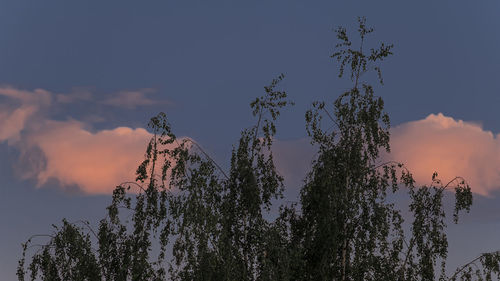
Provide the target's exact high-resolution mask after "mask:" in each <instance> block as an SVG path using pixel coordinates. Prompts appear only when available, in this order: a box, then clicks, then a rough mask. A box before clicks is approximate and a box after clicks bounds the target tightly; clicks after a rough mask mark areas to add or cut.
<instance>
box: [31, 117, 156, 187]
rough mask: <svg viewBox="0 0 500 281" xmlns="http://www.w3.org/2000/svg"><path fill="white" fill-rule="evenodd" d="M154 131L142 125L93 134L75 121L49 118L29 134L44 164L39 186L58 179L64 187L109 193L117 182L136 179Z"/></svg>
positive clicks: (39, 172) (38, 178)
mask: <svg viewBox="0 0 500 281" xmlns="http://www.w3.org/2000/svg"><path fill="white" fill-rule="evenodd" d="M150 138H151V134H150V133H149V132H147V131H146V130H144V129H142V128H137V129H131V128H127V127H118V128H115V129H113V130H103V131H98V132H96V133H92V132H90V131H88V130H86V129H85V128H84V126H83V124H82V123H80V122H76V121H66V122H57V121H46V124H45V125H44V126H43V127H42V128H41V129H40V130H38V131H37V132H34V133H32V134H31V135H30V138H29V146H36V147H38V148H39V149H40V150H41V152H42V153H43V156H44V158H45V159H44V161H45V165H44V166H45V167H44V168H43V169H41V170H40V171H38V173H37V174H36V179H37V181H38V186H41V185H43V184H45V183H46V182H47V181H48V180H49V179H51V178H52V179H57V180H58V181H59V183H60V185H61V186H63V187H64V186H71V185H77V186H78V187H79V188H80V189H81V190H82V191H83V192H85V193H89V194H109V193H111V192H112V191H113V189H114V188H115V186H116V185H117V184H120V183H121V182H124V181H134V180H135V170H136V168H137V166H138V165H139V164H140V162H141V161H142V159H143V157H144V152H145V147H146V145H147V143H148V141H149V140H150Z"/></svg>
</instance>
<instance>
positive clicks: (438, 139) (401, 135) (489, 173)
mask: <svg viewBox="0 0 500 281" xmlns="http://www.w3.org/2000/svg"><path fill="white" fill-rule="evenodd" d="M386 157H389V158H391V159H393V160H396V161H400V162H403V163H405V164H406V165H407V167H408V168H409V169H410V171H411V172H412V173H413V175H414V178H415V180H416V181H417V183H419V184H429V183H430V182H431V178H432V173H433V172H434V171H436V172H438V175H439V178H440V179H441V180H442V181H443V182H446V181H449V180H451V179H453V178H454V177H455V176H462V177H464V178H465V179H466V180H467V182H468V183H469V184H470V186H471V189H472V191H473V192H475V193H477V194H481V195H485V196H488V195H490V194H491V193H492V192H493V191H494V190H498V189H500V136H499V135H494V134H493V133H492V132H490V131H486V130H483V128H482V127H481V126H480V125H479V124H475V123H472V122H464V121H462V120H455V119H453V118H451V117H446V116H444V115H443V114H441V113H439V114H437V115H435V114H431V115H429V116H427V118H425V119H423V120H418V121H413V122H408V123H404V124H401V125H399V126H397V127H395V128H393V129H392V130H391V153H390V156H386Z"/></svg>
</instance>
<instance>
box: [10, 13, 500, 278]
mask: <svg viewBox="0 0 500 281" xmlns="http://www.w3.org/2000/svg"><path fill="white" fill-rule="evenodd" d="M358 24H359V25H358V26H359V28H358V34H359V38H360V43H359V46H358V47H354V46H353V45H354V43H353V42H352V41H351V39H350V36H349V35H348V32H347V30H346V29H345V28H342V27H340V28H338V29H337V30H336V34H337V38H338V40H339V43H338V44H337V45H336V46H335V52H334V53H333V54H332V56H331V57H332V58H333V59H334V60H335V61H337V62H338V63H339V77H340V78H342V77H344V75H345V74H347V76H348V77H349V78H350V80H351V81H352V87H351V89H349V90H347V91H345V92H344V93H341V94H340V96H339V97H338V98H337V99H335V100H334V101H333V103H331V104H330V103H327V102H315V103H313V105H312V109H311V110H309V111H307V112H306V115H305V118H306V123H307V126H306V129H307V132H308V134H309V136H310V137H311V141H312V143H314V144H315V145H316V146H317V147H318V153H317V157H316V159H315V160H314V161H313V163H312V165H311V170H310V172H309V173H308V176H307V178H306V180H305V183H304V186H303V187H302V188H301V192H300V202H298V203H295V204H291V205H286V204H285V205H282V206H280V208H279V215H278V217H277V218H276V219H270V218H269V217H270V216H269V215H266V214H268V213H269V212H270V209H271V207H272V202H273V199H278V201H279V199H283V190H284V188H285V186H284V184H283V180H284V179H283V178H282V177H281V176H280V175H279V173H278V172H277V171H276V167H275V165H274V160H273V153H272V143H273V140H274V135H275V134H276V120H277V118H278V117H279V115H280V110H281V109H282V108H284V107H287V106H289V105H291V104H293V103H292V102H290V101H288V100H287V94H286V92H284V91H280V90H277V87H278V84H279V82H280V81H281V80H282V79H283V78H284V76H283V75H280V76H278V77H277V78H276V79H274V80H272V82H271V83H270V85H269V86H267V87H265V88H264V90H265V95H264V96H262V97H259V98H257V99H255V100H254V101H253V102H252V103H251V104H250V106H251V108H252V110H253V116H254V117H255V118H256V122H255V125H253V126H251V127H250V128H247V129H244V130H243V131H242V132H241V136H240V138H239V142H238V143H237V144H236V145H235V146H234V148H233V151H232V157H231V162H230V169H229V172H227V173H226V172H225V171H224V170H223V169H221V168H220V166H219V165H218V164H217V163H215V162H214V161H213V160H212V158H210V156H209V155H208V154H207V153H205V152H204V151H203V149H202V148H201V146H199V145H198V144H197V143H196V142H194V141H193V140H190V139H177V138H176V136H175V135H174V134H173V133H172V130H171V127H170V125H169V123H168V122H167V118H166V115H165V114H164V113H160V114H159V115H158V116H156V117H154V118H152V119H151V122H150V123H149V127H150V129H151V130H152V131H153V138H152V139H151V141H150V142H149V144H148V146H147V149H146V154H145V160H144V161H143V162H142V163H141V164H140V165H139V167H138V169H137V182H133V183H123V184H121V185H119V186H117V187H116V189H115V190H114V192H113V197H112V202H111V204H110V205H109V207H108V208H107V211H108V214H107V216H106V218H105V219H103V220H101V221H100V223H99V229H98V230H97V231H94V230H92V228H90V226H89V224H88V223H86V222H76V223H70V222H68V221H66V220H64V221H63V223H62V226H60V227H57V226H54V233H53V234H52V235H48V242H47V243H46V244H43V245H36V244H33V242H32V239H33V238H35V237H36V236H33V237H32V238H30V239H29V240H28V241H27V242H26V243H25V244H23V252H22V254H23V255H22V258H21V259H20V261H19V267H18V271H17V275H18V278H19V280H25V278H26V277H28V278H29V279H31V280H36V279H42V280H167V279H170V280H342V281H344V280H433V279H436V278H439V279H440V280H476V279H477V280H491V278H492V276H493V275H496V276H497V277H499V274H500V270H499V265H500V263H499V261H500V255H499V253H496V252H495V253H488V254H483V255H481V256H479V257H478V258H476V259H474V260H472V261H471V262H470V263H467V264H465V265H464V266H462V267H460V268H458V269H457V270H456V272H455V273H454V275H452V276H450V277H448V276H446V272H445V268H446V259H447V253H448V242H447V237H446V232H445V230H446V223H445V218H446V213H445V211H444V207H443V196H444V194H445V191H446V190H452V191H454V192H455V199H456V200H455V207H454V212H453V219H454V222H455V223H457V222H458V215H459V213H460V212H461V211H469V209H470V206H471V204H472V193H471V190H470V188H469V186H468V185H467V183H466V182H465V180H464V179H462V178H460V177H457V178H455V179H453V180H452V181H450V182H448V183H442V182H441V181H440V180H439V179H438V177H437V173H435V174H434V175H432V180H433V181H432V184H431V185H430V186H417V185H416V183H415V181H414V180H413V178H412V175H411V173H410V171H408V169H406V167H405V166H404V165H403V164H402V163H398V162H385V163H380V153H381V152H382V151H387V152H388V151H389V150H390V146H389V140H390V135H389V125H390V123H389V117H388V115H387V114H386V113H385V112H384V102H383V100H382V98H380V97H376V96H375V89H374V87H373V86H372V85H370V84H369V83H368V82H366V81H363V80H362V79H363V78H364V77H366V76H364V75H365V74H366V75H369V73H370V72H371V71H374V72H375V74H376V76H377V77H378V80H379V82H380V83H381V84H382V83H383V80H382V72H381V66H380V63H381V62H382V61H383V60H384V59H386V58H388V57H389V56H390V55H391V54H392V48H393V46H392V45H387V44H383V43H382V44H381V45H380V46H378V47H377V48H367V47H366V46H367V45H368V44H367V43H368V42H367V37H368V36H369V35H370V34H372V33H373V31H374V30H373V28H369V27H368V26H367V25H366V22H365V19H364V18H359V19H358ZM367 49H368V50H369V51H368V52H367V51H366V50H367ZM325 121H326V123H327V125H325ZM325 128H327V129H325ZM131 189H133V190H136V192H130V190H131ZM402 192H406V193H408V195H409V198H410V199H411V203H410V205H409V210H410V211H411V213H413V220H411V221H410V222H409V225H410V231H409V233H408V232H405V229H404V223H405V222H404V218H403V215H402V211H401V210H400V209H398V208H397V206H396V205H395V204H394V202H392V201H391V200H389V198H390V197H391V196H397V195H398V194H400V193H402ZM31 249H36V252H35V253H32V254H30V253H31V251H30V250H31ZM28 252H29V253H28ZM27 259H28V261H29V263H28V264H26V260H27Z"/></svg>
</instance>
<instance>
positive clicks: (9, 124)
mask: <svg viewBox="0 0 500 281" xmlns="http://www.w3.org/2000/svg"><path fill="white" fill-rule="evenodd" d="M0 97H4V98H5V100H6V105H3V106H2V107H0V142H3V141H8V142H9V143H13V142H16V141H18V140H19V139H20V134H21V131H22V130H24V128H25V126H26V122H27V120H28V119H29V118H31V117H33V116H34V115H35V114H36V113H37V112H38V111H39V110H40V108H42V107H47V106H49V105H50V103H51V94H50V93H49V92H47V91H45V90H42V89H36V90H34V91H26V90H19V89H15V88H12V87H0ZM0 101H1V100H0Z"/></svg>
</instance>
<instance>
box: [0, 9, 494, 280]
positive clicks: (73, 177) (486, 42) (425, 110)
mask: <svg viewBox="0 0 500 281" xmlns="http://www.w3.org/2000/svg"><path fill="white" fill-rule="evenodd" d="M499 10H500V3H499V2H498V1H488V0H485V1H459V0H454V1H428V0H425V1H369V0H367V1H333V0H332V1H298V0H286V1H285V0H282V1H281V0H268V1H256V0H254V1H219V0H212V1H154V0H153V1H141V2H138V1H126V0H120V1H90V0H89V1H63V0H60V1H55V0H45V1H18V0H0V160H1V161H0V177H1V179H2V180H1V181H0V210H1V212H0V238H1V239H0V279H1V280H15V270H16V265H17V260H18V258H19V257H20V254H21V243H22V242H24V241H25V240H26V239H28V238H29V237H30V236H31V235H33V234H46V233H50V232H51V230H52V229H51V225H52V224H58V223H59V222H60V221H61V219H62V218H68V220H69V221H77V220H80V219H86V220H89V221H90V222H91V224H93V225H97V224H98V222H99V220H100V219H101V218H103V217H104V216H105V207H106V206H107V204H108V203H109V202H110V193H111V191H112V190H113V187H114V186H115V185H117V184H119V183H121V182H124V181H129V180H133V179H134V170H135V168H136V166H137V165H138V164H139V163H140V161H141V159H142V157H143V155H144V151H145V148H146V145H147V141H148V140H149V138H150V136H151V132H149V131H148V130H147V127H146V124H147V122H148V120H149V118H151V117H152V116H155V115H156V114H157V113H158V112H160V111H163V112H165V113H166V114H167V117H168V119H169V120H170V123H171V124H172V127H173V130H174V132H175V133H176V134H177V135H178V136H181V137H189V138H192V139H194V140H196V141H197V142H198V143H199V144H200V145H201V146H203V148H204V149H205V150H206V151H207V152H208V153H209V154H210V155H211V156H212V157H213V158H214V159H215V160H216V161H217V162H218V163H221V165H222V166H223V167H225V168H227V163H228V160H229V159H230V153H231V148H232V146H233V145H234V144H235V143H236V141H237V139H238V136H239V132H240V130H241V129H242V128H245V127H248V126H251V125H252V124H253V122H255V121H254V120H253V118H252V116H251V110H250V107H249V106H248V104H249V102H250V101H251V100H252V99H253V98H255V97H257V96H261V95H263V94H264V89H263V86H265V85H267V84H269V82H270V81H271V80H272V79H273V78H275V77H277V76H278V75H279V74H280V73H284V74H285V80H284V81H283V83H281V85H280V87H281V88H282V89H284V90H286V91H287V93H288V95H289V97H290V98H291V99H292V100H294V101H295V103H296V104H295V106H294V107H293V108H291V109H289V110H285V111H284V112H283V114H282V116H281V117H280V120H279V122H278V134H277V136H276V139H277V145H276V154H277V165H278V168H279V169H280V172H281V173H282V174H283V175H284V176H285V177H286V178H287V184H288V186H289V190H288V191H287V192H288V194H289V195H290V196H296V194H297V192H298V189H299V187H300V182H301V180H302V178H303V174H304V173H305V171H306V170H307V167H308V165H309V162H308V160H307V159H312V157H313V156H312V155H313V149H312V148H311V147H310V146H309V145H308V140H307V134H306V131H305V121H304V113H305V111H306V110H307V109H309V108H310V106H311V103H312V102H313V101H316V100H324V101H326V102H331V101H333V100H334V99H335V98H336V97H337V96H338V95H339V94H340V93H341V92H342V91H344V90H345V89H346V88H347V87H349V83H348V81H346V80H339V79H338V78H337V69H338V68H337V65H336V64H335V63H334V61H333V60H332V59H331V58H330V57H329V56H330V55H331V54H332V53H333V46H334V44H335V42H336V41H335V33H334V32H333V29H335V28H336V27H338V26H340V25H342V26H346V27H347V28H348V29H350V30H353V28H355V24H356V18H357V17H358V16H366V18H367V22H368V24H369V25H372V26H374V27H375V30H376V31H375V33H374V35H373V36H372V37H371V40H372V43H373V44H374V46H375V45H376V44H378V43H380V42H388V43H393V44H394V55H393V56H392V57H391V58H389V59H388V60H387V61H385V62H384V64H383V66H382V71H383V75H384V81H385V85H384V86H376V87H375V93H376V94H377V95H379V96H381V97H382V98H383V99H384V101H385V108H386V110H387V112H388V113H389V115H390V117H391V124H392V128H391V145H392V153H391V154H390V155H387V156H386V157H389V158H393V159H395V160H399V161H402V162H405V163H406V164H407V166H408V167H409V168H410V170H411V171H412V172H413V173H414V175H415V177H416V179H417V182H418V183H421V184H426V183H429V181H430V178H431V175H432V173H433V172H434V171H437V172H438V173H439V175H440V177H442V179H443V180H446V179H451V178H453V177H454V176H457V175H461V176H463V177H464V178H466V179H467V181H468V182H469V183H470V184H471V188H472V191H473V192H474V205H473V208H472V210H471V213H470V214H467V215H465V216H464V218H463V220H462V221H461V223H460V224H459V225H451V224H450V225H449V241H450V248H449V256H450V261H449V266H450V267H451V268H453V267H454V266H458V265H460V264H464V263H466V262H468V261H469V260H471V259H473V258H475V257H476V256H477V255H479V254H480V253H481V252H485V251H493V250H497V249H498V248H500V245H498V240H497V237H499V235H500V192H499V191H500V136H499V135H498V133H500V118H499V116H498V107H499V106H500V84H499V83H498V73H499V71H498V66H499V65H500V53H499V52H498V50H500V34H499V33H498V28H499V27H500V19H499V17H498V12H499ZM304 159H306V160H307V161H305V160H304Z"/></svg>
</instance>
